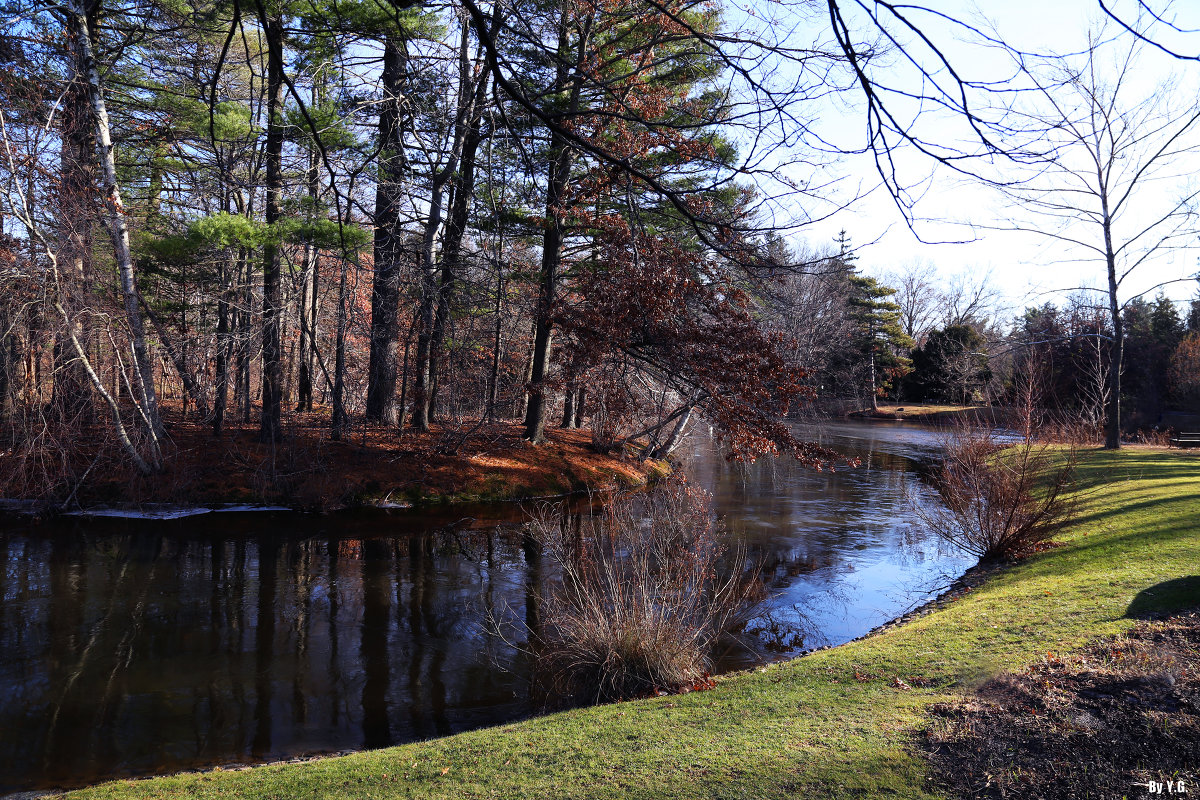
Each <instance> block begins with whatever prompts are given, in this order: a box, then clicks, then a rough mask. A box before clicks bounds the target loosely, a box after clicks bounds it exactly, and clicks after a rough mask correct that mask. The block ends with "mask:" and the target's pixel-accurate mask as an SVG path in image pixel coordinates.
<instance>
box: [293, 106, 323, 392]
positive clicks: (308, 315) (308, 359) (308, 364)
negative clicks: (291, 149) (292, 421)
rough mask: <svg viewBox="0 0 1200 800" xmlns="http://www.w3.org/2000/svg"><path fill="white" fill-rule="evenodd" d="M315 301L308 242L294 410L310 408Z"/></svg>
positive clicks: (309, 178)
mask: <svg viewBox="0 0 1200 800" xmlns="http://www.w3.org/2000/svg"><path fill="white" fill-rule="evenodd" d="M320 102H321V92H320V89H319V84H317V83H314V85H313V92H312V103H313V106H314V107H316V106H317V105H318V104H319V103H320ZM317 160H318V152H317V146H316V143H315V142H314V143H313V146H312V147H311V148H309V151H308V170H307V172H306V173H305V176H304V177H305V182H306V183H307V184H308V199H309V203H310V204H311V207H312V209H313V212H312V213H314V214H315V213H316V208H317V197H318V194H319V191H320V187H319V185H318V183H317V177H318V175H317ZM316 304H317V248H316V246H315V245H314V244H313V243H312V241H309V242H306V243H305V245H304V274H303V276H302V278H301V281H300V299H299V301H298V302H297V303H296V311H297V318H298V319H299V321H300V364H299V370H298V374H297V376H296V410H297V411H312V392H313V367H314V362H315V359H316V348H315V341H314V338H315V337H316V334H317V326H316V316H317V315H316Z"/></svg>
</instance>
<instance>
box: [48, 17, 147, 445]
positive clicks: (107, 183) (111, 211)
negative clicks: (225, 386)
mask: <svg viewBox="0 0 1200 800" xmlns="http://www.w3.org/2000/svg"><path fill="white" fill-rule="evenodd" d="M66 9H67V11H68V19H69V20H70V23H71V24H70V27H71V31H70V32H71V35H72V36H74V37H78V41H77V42H76V44H77V45H78V48H77V50H76V53H77V54H78V57H79V59H80V62H81V63H80V64H79V70H78V72H79V75H80V76H81V77H83V78H84V79H85V80H86V82H87V93H88V102H89V104H90V105H91V107H92V114H93V122H94V124H95V126H96V149H97V151H98V156H99V160H100V168H101V173H102V180H103V183H102V185H101V195H102V197H103V202H104V216H105V222H106V223H107V227H108V232H109V236H110V237H111V238H112V245H113V255H114V257H115V258H116V262H117V271H118V273H119V274H120V284H121V298H122V300H123V301H124V305H125V320H126V323H127V324H128V325H129V332H130V336H131V339H132V342H131V344H132V347H133V356H134V368H135V370H136V372H137V378H138V391H139V392H140V393H141V406H142V417H143V419H144V420H145V424H146V427H147V434H148V435H149V437H150V439H151V442H152V445H153V449H154V451H155V457H154V458H153V459H152V466H153V467H155V468H157V467H159V466H160V463H159V458H158V451H159V448H160V446H161V441H162V438H163V437H164V435H165V432H164V431H163V427H162V417H161V415H160V413H159V409H158V397H157V396H156V394H155V391H154V365H153V362H152V361H151V359H150V351H149V349H148V348H147V346H146V333H145V327H144V325H143V324H142V315H141V309H140V308H139V304H138V290H137V282H136V276H135V271H134V266H133V256H132V254H131V253H130V249H129V228H128V226H127V225H126V223H125V208H124V206H123V205H122V203H121V187H120V184H119V183H118V181H117V163H116V158H115V154H114V152H113V142H112V134H111V132H110V130H109V124H108V109H107V107H106V106H105V104H104V85H103V83H102V82H101V79H100V71H99V68H98V66H97V64H96V57H95V53H94V51H93V48H92V39H91V31H90V30H89V27H88V17H87V10H86V8H85V7H84V5H83V3H82V2H81V0H69V2H68V3H67V6H66Z"/></svg>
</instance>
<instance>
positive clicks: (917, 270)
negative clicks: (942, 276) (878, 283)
mask: <svg viewBox="0 0 1200 800" xmlns="http://www.w3.org/2000/svg"><path fill="white" fill-rule="evenodd" d="M884 282H885V283H886V284H887V285H888V286H893V287H895V289H896V295H895V297H894V298H893V299H894V300H895V302H896V305H898V306H900V327H902V328H903V329H904V332H905V333H906V334H907V335H908V337H909V338H910V339H912V340H913V341H914V342H916V343H917V344H918V345H920V344H921V343H923V342H924V341H925V337H926V336H928V335H929V332H930V331H931V330H933V328H934V325H936V323H937V318H938V309H939V306H940V305H941V304H942V293H941V292H940V291H939V290H938V286H937V282H938V276H937V270H936V269H935V268H934V266H933V264H932V263H930V262H928V261H911V262H909V263H908V264H905V265H904V266H902V267H901V268H900V269H899V270H898V271H897V272H895V273H893V274H891V275H888V276H887V277H886V278H885V279H884Z"/></svg>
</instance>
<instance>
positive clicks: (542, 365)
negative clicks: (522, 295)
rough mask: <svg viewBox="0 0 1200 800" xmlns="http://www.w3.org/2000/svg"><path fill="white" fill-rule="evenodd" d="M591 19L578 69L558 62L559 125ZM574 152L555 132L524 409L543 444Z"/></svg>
mask: <svg viewBox="0 0 1200 800" xmlns="http://www.w3.org/2000/svg"><path fill="white" fill-rule="evenodd" d="M590 37H591V18H590V17H589V18H588V20H586V21H585V23H584V28H583V30H582V31H581V33H580V36H579V41H578V50H577V53H576V64H575V68H574V69H572V68H571V66H570V65H568V64H565V63H563V62H561V61H560V62H559V63H558V66H557V74H556V76H555V90H556V91H555V94H562V93H563V92H568V90H569V97H568V98H567V102H566V103H565V106H566V109H565V113H560V114H559V115H556V121H562V120H563V119H564V118H565V119H570V118H571V117H574V116H575V115H576V114H578V112H579V99H580V87H581V79H580V75H579V69H580V67H581V65H582V64H583V63H584V61H585V58H586V54H587V49H588V45H589V39H590ZM568 47H569V31H568V23H567V13H566V9H565V7H564V11H563V15H562V17H561V18H560V20H559V34H558V52H559V53H566V52H567V50H568ZM572 73H574V75H573V76H572ZM573 163H574V151H573V150H572V149H571V147H570V146H569V145H568V144H567V140H566V138H565V137H564V136H563V135H562V134H560V133H559V132H558V131H557V130H551V132H550V151H549V159H548V165H547V176H546V222H545V226H546V228H545V231H544V233H543V235H542V268H541V281H540V284H539V287H538V300H537V307H536V310H535V327H534V334H533V359H532V362H531V366H530V371H529V388H528V394H529V400H528V402H527V403H526V406H525V438H526V439H528V440H529V441H531V442H533V443H534V444H540V443H541V442H543V441H544V440H545V438H546V374H547V372H548V371H549V365H550V344H551V339H552V336H553V320H552V315H553V313H554V298H555V294H556V292H557V290H558V273H559V269H560V268H561V266H562V249H563V240H564V238H565V237H564V233H565V232H564V224H565V217H566V209H565V208H564V203H565V200H566V190H567V183H568V181H569V180H570V177H571V167H572V164H573Z"/></svg>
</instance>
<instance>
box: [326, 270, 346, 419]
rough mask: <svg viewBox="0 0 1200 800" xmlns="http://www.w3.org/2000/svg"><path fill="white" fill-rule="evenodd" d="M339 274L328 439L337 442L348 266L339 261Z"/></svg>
mask: <svg viewBox="0 0 1200 800" xmlns="http://www.w3.org/2000/svg"><path fill="white" fill-rule="evenodd" d="M341 266H342V268H341V273H340V275H339V276H338V308H337V331H336V333H335V341H334V345H333V348H334V354H333V420H332V424H331V426H330V432H329V438H331V439H333V440H334V441H338V440H339V439H341V438H342V434H343V433H344V432H345V430H346V423H347V419H346V404H345V393H346V327H347V315H346V273H347V271H348V267H349V264H348V263H347V260H346V259H345V258H342V259H341Z"/></svg>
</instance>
